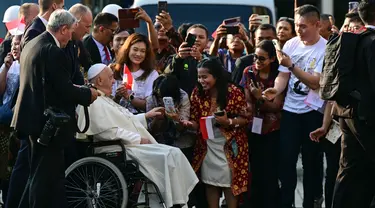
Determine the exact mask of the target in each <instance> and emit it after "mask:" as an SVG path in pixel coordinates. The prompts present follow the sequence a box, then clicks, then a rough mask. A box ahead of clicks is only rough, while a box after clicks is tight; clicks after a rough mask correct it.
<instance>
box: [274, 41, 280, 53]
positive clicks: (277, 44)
mask: <svg viewBox="0 0 375 208" xmlns="http://www.w3.org/2000/svg"><path fill="white" fill-rule="evenodd" d="M272 43H273V45H274V46H275V48H276V50H278V51H281V46H280V44H279V41H278V40H276V39H273V40H272Z"/></svg>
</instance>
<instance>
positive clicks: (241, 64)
mask: <svg viewBox="0 0 375 208" xmlns="http://www.w3.org/2000/svg"><path fill="white" fill-rule="evenodd" d="M253 63H254V55H253V54H249V55H247V56H243V57H241V58H238V59H237V60H236V66H235V67H234V70H233V71H232V81H233V82H234V83H235V84H237V85H238V84H239V83H240V81H241V79H242V74H243V71H244V70H245V68H246V67H248V66H250V65H252V64H253Z"/></svg>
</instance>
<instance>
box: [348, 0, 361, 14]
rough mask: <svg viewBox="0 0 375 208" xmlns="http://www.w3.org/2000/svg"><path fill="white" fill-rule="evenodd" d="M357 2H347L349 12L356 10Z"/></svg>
mask: <svg viewBox="0 0 375 208" xmlns="http://www.w3.org/2000/svg"><path fill="white" fill-rule="evenodd" d="M358 5H359V2H356V1H351V2H349V12H354V11H355V10H356V9H357V8H358Z"/></svg>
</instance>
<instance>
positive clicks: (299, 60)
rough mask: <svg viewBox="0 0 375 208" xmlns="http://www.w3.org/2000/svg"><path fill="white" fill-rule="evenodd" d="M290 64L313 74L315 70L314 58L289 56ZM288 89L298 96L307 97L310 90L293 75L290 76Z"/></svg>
mask: <svg viewBox="0 0 375 208" xmlns="http://www.w3.org/2000/svg"><path fill="white" fill-rule="evenodd" d="M291 59H292V62H293V63H295V65H296V66H298V67H299V68H301V69H302V70H303V71H305V72H308V73H309V74H313V73H314V70H315V68H316V58H311V57H307V56H299V55H294V56H291ZM289 85H290V89H291V90H292V91H293V92H294V93H296V94H299V95H307V94H308V93H309V90H310V88H309V87H307V86H306V85H305V84H303V83H302V82H301V81H300V80H299V79H298V78H297V77H296V76H294V74H292V75H291V77H290V80H289Z"/></svg>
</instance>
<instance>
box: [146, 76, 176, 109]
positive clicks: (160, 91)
mask: <svg viewBox="0 0 375 208" xmlns="http://www.w3.org/2000/svg"><path fill="white" fill-rule="evenodd" d="M152 95H153V96H155V97H157V98H161V99H162V98H163V97H172V99H173V102H174V104H175V105H176V106H177V105H179V104H180V100H181V91H180V84H179V81H178V79H177V78H176V77H175V76H174V75H169V74H163V75H160V76H159V77H158V78H157V79H156V80H155V81H154V84H153V86H152Z"/></svg>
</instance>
